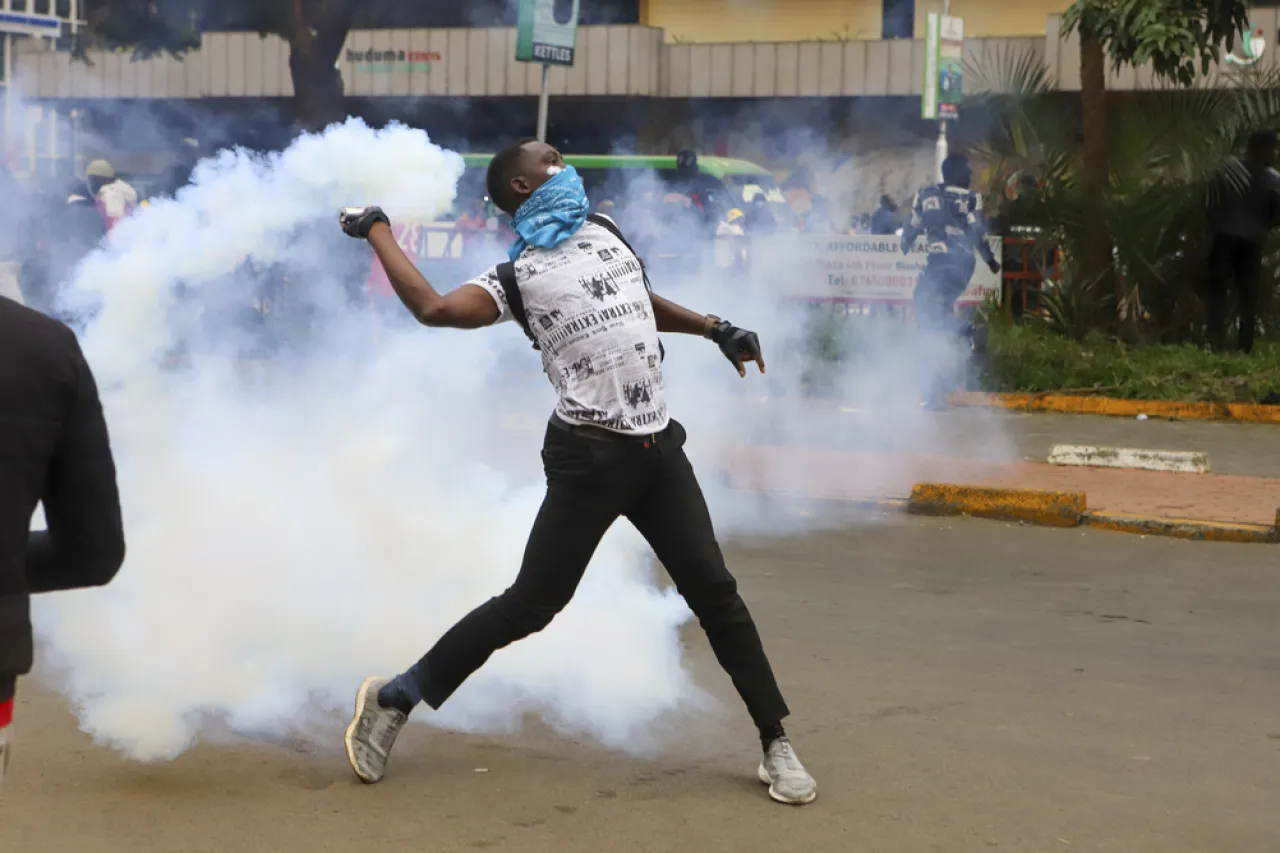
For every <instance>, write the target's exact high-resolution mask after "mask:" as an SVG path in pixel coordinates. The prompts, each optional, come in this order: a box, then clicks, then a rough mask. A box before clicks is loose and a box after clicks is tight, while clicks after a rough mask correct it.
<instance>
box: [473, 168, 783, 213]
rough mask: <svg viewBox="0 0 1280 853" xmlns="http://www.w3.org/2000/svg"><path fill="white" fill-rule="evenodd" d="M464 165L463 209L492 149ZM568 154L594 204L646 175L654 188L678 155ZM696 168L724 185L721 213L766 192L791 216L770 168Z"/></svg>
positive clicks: (476, 192)
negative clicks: (652, 180)
mask: <svg viewBox="0 0 1280 853" xmlns="http://www.w3.org/2000/svg"><path fill="white" fill-rule="evenodd" d="M462 159H463V161H464V162H465V163H466V166H467V168H466V171H465V172H464V173H463V177H462V181H461V182H460V183H459V186H458V203H459V207H461V208H463V209H465V208H466V207H467V206H469V205H470V204H471V203H473V202H474V201H475V200H476V199H480V198H484V197H485V195H486V193H485V189H484V178H485V170H486V169H487V168H488V166H489V161H490V160H492V159H493V155H492V154H464V155H462ZM564 160H565V162H566V163H568V164H569V165H571V166H573V167H574V168H575V169H577V170H578V174H579V175H580V176H581V177H582V183H583V185H584V186H585V187H586V190H587V197H588V198H589V199H591V203H592V204H593V205H596V204H599V203H600V202H602V201H606V200H611V201H616V200H617V199H618V198H619V197H620V196H621V194H622V193H623V191H624V190H625V189H626V188H628V187H636V186H643V185H644V184H643V180H644V178H645V177H652V178H656V179H657V181H656V183H655V184H654V188H655V189H661V188H662V186H663V184H664V183H666V182H668V181H669V180H671V179H672V178H674V176H675V173H676V158H675V155H665V154H655V155H643V154H641V155H627V154H566V155H565V156H564ZM698 170H699V171H700V172H702V174H704V175H706V176H708V177H710V178H713V179H714V180H715V181H717V182H719V183H720V184H721V185H722V186H723V190H724V191H723V192H722V193H721V194H719V197H720V199H721V200H722V201H721V207H723V209H722V210H720V211H718V213H719V214H720V215H721V216H723V215H724V214H726V213H728V212H729V210H730V209H732V208H735V207H736V208H738V209H740V210H743V211H744V212H745V211H746V209H747V207H748V206H749V205H751V204H754V203H758V202H756V199H757V198H758V197H763V199H764V201H765V203H767V204H769V205H770V209H771V210H772V211H773V213H774V216H775V217H776V218H777V219H779V220H780V221H787V220H790V219H791V218H792V214H791V208H790V206H788V205H787V200H786V199H785V198H783V195H782V190H781V189H779V188H778V184H777V182H776V181H775V180H774V179H773V175H772V174H770V172H769V170H768V169H765V168H764V167H763V166H758V165H756V164H755V163H752V162H749V161H747V160H737V159H734V158H732V157H699V158H698Z"/></svg>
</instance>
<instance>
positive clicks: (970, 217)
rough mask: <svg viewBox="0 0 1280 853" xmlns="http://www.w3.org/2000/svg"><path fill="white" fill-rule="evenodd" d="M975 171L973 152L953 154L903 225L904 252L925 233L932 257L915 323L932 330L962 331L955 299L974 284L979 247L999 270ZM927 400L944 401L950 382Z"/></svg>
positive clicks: (919, 286) (940, 385) (947, 333)
mask: <svg viewBox="0 0 1280 853" xmlns="http://www.w3.org/2000/svg"><path fill="white" fill-rule="evenodd" d="M972 180H973V173H972V170H971V169H970V167H969V160H968V158H966V157H964V156H963V155H961V154H953V155H951V156H950V157H948V158H947V159H946V160H944V161H943V163H942V183H940V184H933V185H931V186H927V187H924V188H923V189H921V190H920V191H919V192H917V193H916V196H915V200H914V201H913V202H912V204H911V219H910V221H909V222H908V223H907V224H906V226H905V227H904V228H903V231H902V253H903V254H904V255H908V254H910V253H911V250H912V249H913V248H914V247H915V244H916V240H917V238H919V237H920V236H921V235H923V236H924V238H925V248H926V251H927V252H928V260H926V262H925V267H924V271H923V272H922V273H921V274H920V279H919V281H918V282H917V283H916V290H915V305H914V311H915V317H916V325H917V327H918V328H919V329H921V330H922V331H924V332H926V333H927V334H932V335H940V336H951V335H957V334H959V332H960V330H961V326H962V324H961V323H960V322H959V321H958V319H957V317H956V315H955V302H956V300H957V299H959V298H960V295H961V294H963V293H964V292H965V290H966V289H968V287H969V282H970V281H971V280H972V278H973V272H974V269H975V267H976V262H975V260H974V253H975V252H977V254H979V255H981V256H982V260H983V261H985V262H986V264H987V266H988V267H990V269H991V271H992V272H993V273H998V272H1000V264H999V262H997V261H996V258H995V254H994V253H993V252H992V251H991V246H990V245H989V244H988V243H987V222H986V217H985V216H984V215H983V212H982V196H981V195H980V194H979V193H976V192H974V191H973V190H971V189H969V184H970V182H971V181H972ZM932 386H933V387H932V388H931V390H930V391H929V393H928V395H927V396H926V399H925V403H926V404H927V405H929V406H930V407H934V408H936V407H939V406H941V405H942V400H943V397H944V395H945V392H946V390H947V389H946V388H945V382H943V381H938V382H934V383H932Z"/></svg>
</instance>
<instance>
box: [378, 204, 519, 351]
mask: <svg viewBox="0 0 1280 853" xmlns="http://www.w3.org/2000/svg"><path fill="white" fill-rule="evenodd" d="M369 245H371V246H373V251H374V252H375V253H377V255H378V260H379V261H380V262H381V263H382V268H383V270H385V271H386V273H387V279H388V280H389V281H390V282H391V287H392V289H393V290H395V292H396V296H398V297H400V301H401V302H402V303H404V307H405V308H408V309H409V311H410V313H412V314H413V316H414V317H415V318H417V320H418V322H419V323H421V324H422V325H424V326H437V327H446V328H452V329H479V328H482V327H484V326H491V325H493V323H494V322H495V321H496V320H497V319H498V306H497V305H496V304H495V303H494V301H493V297H491V296H490V295H489V293H488V292H487V291H486V290H485V289H484V288H482V287H478V286H476V285H474V284H464V285H463V286H462V287H459V288H458V289H457V290H451V291H449V292H448V293H446V294H443V295H442V294H440V293H437V292H436V289H435V288H434V287H432V286H431V282H429V281H427V279H426V276H424V275H423V274H422V272H421V271H420V270H419V269H418V268H417V266H415V265H414V263H413V261H411V260H409V256H408V255H406V254H405V253H404V250H403V249H401V248H400V244H399V243H397V242H396V238H395V235H394V234H392V233H391V227H390V226H389V225H388V224H387V223H386V222H375V223H374V224H373V226H372V227H371V228H370V229H369Z"/></svg>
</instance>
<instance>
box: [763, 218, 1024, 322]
mask: <svg viewBox="0 0 1280 853" xmlns="http://www.w3.org/2000/svg"><path fill="white" fill-rule="evenodd" d="M987 239H988V240H989V241H990V245H991V249H992V251H993V252H994V253H995V255H996V257H997V258H999V257H1000V238H999V237H997V236H994V235H993V236H991V237H988V238H987ZM751 258H752V268H753V272H754V273H755V274H757V275H759V274H760V273H764V274H765V275H767V276H769V277H770V279H771V280H772V281H773V282H776V283H777V286H779V287H782V288H785V289H786V291H787V293H788V295H789V296H792V297H795V298H797V299H808V300H813V301H819V302H849V303H867V304H880V305H897V304H906V303H910V302H911V301H912V299H913V297H914V295H915V289H916V282H917V281H919V279H920V273H921V272H923V271H924V265H925V261H926V260H927V259H928V254H927V253H926V251H925V248H924V239H923V238H921V239H920V240H919V241H918V242H917V244H916V246H915V248H914V249H912V250H911V254H910V255H904V254H902V243H901V239H900V238H899V237H896V236H884V237H872V236H842V235H839V234H833V235H830V236H821V235H799V236H794V237H792V236H786V237H771V238H765V237H757V238H755V239H753V240H752V241H751ZM1000 292H1001V286H1000V275H999V273H993V272H992V271H991V270H990V269H988V268H987V265H986V264H985V263H983V262H982V260H981V259H978V260H977V264H976V267H975V269H974V273H973V278H972V279H970V281H969V288H968V289H967V290H965V292H964V294H963V295H961V297H960V298H959V299H958V300H956V303H957V304H958V305H979V304H981V303H982V301H983V300H984V299H986V297H987V295H988V294H995V295H996V297H997V298H999V296H1000Z"/></svg>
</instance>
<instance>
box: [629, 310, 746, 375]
mask: <svg viewBox="0 0 1280 853" xmlns="http://www.w3.org/2000/svg"><path fill="white" fill-rule="evenodd" d="M649 301H650V302H651V303H652V304H653V319H654V322H655V323H656V324H657V326H658V331H659V332H671V333H673V334H677V335H698V336H699V337H703V338H708V339H710V340H711V341H714V342H715V344H716V346H718V347H720V352H722V353H724V356H725V358H727V359H729V362H730V364H732V365H733V366H734V369H736V370H737V371H738V375H739V376H746V375H747V367H746V365H747V363H748V362H752V361H754V362H755V363H756V365H757V366H758V367H759V368H760V372H761V373H764V372H765V371H764V354H763V353H762V352H761V351H760V338H759V337H758V336H757V335H756V333H755V332H748V331H747V330H746V329H740V328H738V327H737V326H735V325H733V324H732V323H729V322H727V321H725V320H721V319H720V318H719V317H716V316H715V315H713V314H699V313H698V312H696V311H690V310H689V309H688V308H685V307H684V306H682V305H677V304H676V303H674V302H672V301H671V300H670V299H666V298H665V297H662V296H659V295H658V294H656V293H654V292H653V291H650V292H649Z"/></svg>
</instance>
